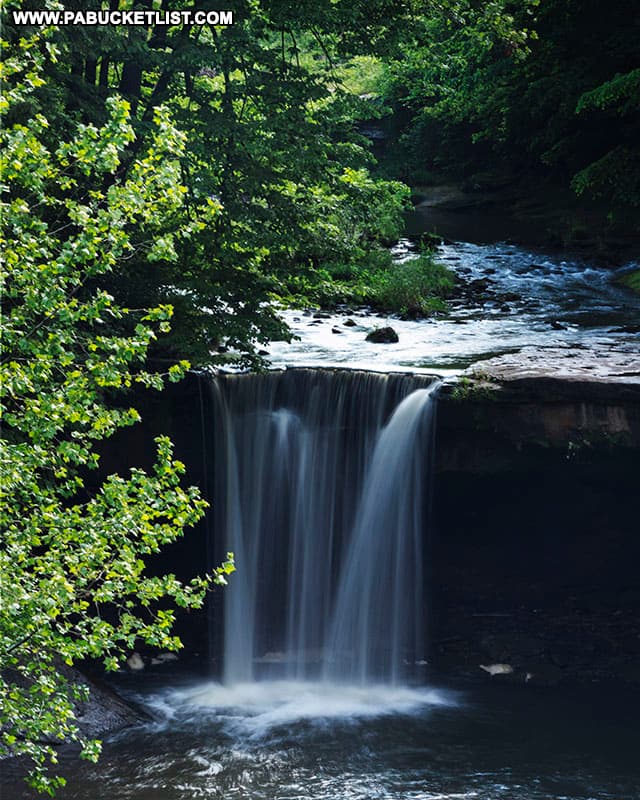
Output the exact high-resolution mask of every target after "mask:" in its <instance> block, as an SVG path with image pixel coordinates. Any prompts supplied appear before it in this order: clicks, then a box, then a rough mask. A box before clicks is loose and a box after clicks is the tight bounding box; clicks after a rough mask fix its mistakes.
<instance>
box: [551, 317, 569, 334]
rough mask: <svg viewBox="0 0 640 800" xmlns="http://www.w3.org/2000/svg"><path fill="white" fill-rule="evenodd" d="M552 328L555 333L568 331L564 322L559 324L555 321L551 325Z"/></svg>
mask: <svg viewBox="0 0 640 800" xmlns="http://www.w3.org/2000/svg"><path fill="white" fill-rule="evenodd" d="M551 327H552V328H553V330H554V331H566V330H567V326H566V325H565V324H564V322H559V321H558V320H557V319H554V320H553V322H552V323H551Z"/></svg>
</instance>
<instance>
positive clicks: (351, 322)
mask: <svg viewBox="0 0 640 800" xmlns="http://www.w3.org/2000/svg"><path fill="white" fill-rule="evenodd" d="M342 324H343V325H344V326H345V327H346V328H355V327H356V325H357V324H358V323H357V322H356V321H355V320H354V319H345V321H344V322H343V323H342Z"/></svg>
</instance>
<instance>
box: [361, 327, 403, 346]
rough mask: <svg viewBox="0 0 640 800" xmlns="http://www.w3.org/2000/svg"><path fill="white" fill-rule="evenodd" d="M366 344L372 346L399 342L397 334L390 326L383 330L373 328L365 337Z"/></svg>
mask: <svg viewBox="0 0 640 800" xmlns="http://www.w3.org/2000/svg"><path fill="white" fill-rule="evenodd" d="M366 340H367V342H373V343H374V344H395V343H396V342H398V341H399V338H398V334H397V333H396V332H395V331H394V329H393V328H392V327H390V326H386V327H384V328H375V329H374V330H372V331H369V333H368V334H367V336H366Z"/></svg>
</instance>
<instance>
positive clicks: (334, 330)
mask: <svg viewBox="0 0 640 800" xmlns="http://www.w3.org/2000/svg"><path fill="white" fill-rule="evenodd" d="M331 333H338V334H340V335H343V334H344V331H341V330H340V328H331Z"/></svg>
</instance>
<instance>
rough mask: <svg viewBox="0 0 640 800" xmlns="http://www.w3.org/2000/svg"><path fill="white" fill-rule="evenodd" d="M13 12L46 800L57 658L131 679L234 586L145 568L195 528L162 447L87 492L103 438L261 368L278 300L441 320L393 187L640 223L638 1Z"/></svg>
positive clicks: (22, 695) (8, 433)
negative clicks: (490, 182)
mask: <svg viewBox="0 0 640 800" xmlns="http://www.w3.org/2000/svg"><path fill="white" fill-rule="evenodd" d="M24 5H25V4H22V6H23V7H24ZM27 5H29V4H27ZM42 5H43V4H42V3H32V4H31V6H32V7H36V6H38V7H41V6H42ZM48 5H49V7H51V8H62V7H63V6H62V5H61V4H59V3H53V2H51V3H49V4H48ZM106 5H107V4H106V3H105V4H103V3H101V2H99V1H98V0H95V2H92V3H86V2H85V3H80V2H76V0H68V2H65V3H64V8H67V9H83V10H86V9H88V8H96V9H97V8H102V7H103V6H104V7H106ZM210 5H212V4H210V3H207V4H205V5H204V6H203V7H209V6H210ZM213 5H215V4H213ZM15 7H16V6H15V5H12V4H11V3H7V4H5V9H4V19H3V34H2V35H3V84H2V95H3V96H2V102H1V110H2V114H3V129H2V137H3V149H4V162H3V165H2V166H3V187H2V193H3V197H2V200H3V246H4V248H5V254H6V255H5V262H4V269H3V276H2V278H3V296H2V310H3V316H4V320H3V331H2V336H3V361H2V380H3V399H2V412H3V432H2V437H3V438H2V459H3V473H4V478H3V512H2V513H3V517H2V522H3V527H4V534H3V535H4V546H3V549H2V553H1V557H2V567H3V573H4V575H5V578H4V584H3V587H2V593H3V617H2V630H1V631H0V634H1V635H0V657H1V658H2V683H1V687H2V699H3V701H4V711H3V716H2V718H1V720H0V721H1V724H2V729H3V734H2V735H3V741H4V746H5V748H6V749H7V750H9V751H10V752H18V753H22V754H25V755H27V756H28V757H30V758H31V759H32V760H33V762H34V764H35V768H34V772H33V774H32V781H33V782H34V785H36V786H38V787H39V788H40V789H42V790H45V791H53V789H54V788H55V786H56V785H57V783H56V780H55V779H51V778H49V777H48V776H47V772H46V767H47V763H48V762H49V761H50V760H53V761H54V762H55V748H54V747H53V743H55V742H56V741H59V740H61V739H63V738H64V737H69V736H79V733H78V730H77V727H75V723H74V713H75V712H74V708H75V705H74V704H75V703H76V701H77V697H76V696H75V694H74V693H76V691H77V690H76V689H75V688H74V686H73V685H72V684H71V683H70V682H69V680H68V679H67V678H66V677H65V674H64V673H63V672H62V671H60V668H59V667H60V660H62V661H63V662H66V663H67V664H74V663H76V662H78V661H82V659H84V658H101V659H102V660H103V662H104V664H105V666H106V667H107V668H115V667H116V666H117V665H118V663H119V662H120V660H121V658H122V656H123V654H125V653H126V652H127V651H128V650H130V649H131V648H132V647H133V646H134V645H135V642H136V641H137V640H138V639H142V640H145V641H147V642H149V643H151V644H154V645H159V646H164V647H177V646H179V645H178V642H177V641H176V640H175V638H174V637H173V635H172V633H171V624H172V619H173V617H172V613H171V612H170V611H167V610H166V608H163V607H158V606H157V602H156V601H158V600H160V599H162V598H165V599H170V600H172V602H174V603H175V604H178V605H186V606H197V605H198V604H200V603H201V602H202V600H203V597H204V594H205V592H206V591H207V590H208V588H210V585H211V584H212V583H214V582H216V581H221V580H223V576H224V574H226V572H229V571H231V570H232V569H233V563H232V560H228V561H227V562H226V563H225V565H223V567H222V568H221V569H220V570H217V571H214V572H213V573H212V574H211V575H209V576H207V577H205V578H202V579H198V580H196V581H195V582H194V583H193V584H189V585H186V586H185V585H183V584H181V583H180V582H178V581H177V580H176V579H175V578H174V577H173V576H165V577H164V578H152V577H148V576H146V573H145V559H146V557H147V556H149V555H150V554H152V553H154V552H156V551H157V550H158V549H159V548H160V547H161V546H162V545H163V544H164V543H166V542H169V541H173V540H174V539H175V538H176V537H177V536H179V535H181V533H182V531H183V529H184V528H185V526H188V525H190V524H192V523H194V522H195V521H196V520H197V519H198V518H199V517H200V516H201V514H202V513H203V511H204V504H203V502H202V500H201V498H200V496H199V494H198V492H197V491H195V490H193V489H185V488H183V487H182V485H181V480H180V476H181V474H182V472H183V467H182V465H181V464H180V463H179V462H176V461H175V459H174V458H173V456H172V452H171V447H170V444H169V443H168V442H167V441H166V440H160V442H159V443H158V461H157V466H156V468H155V472H153V473H152V474H149V475H147V474H144V473H142V472H140V471H135V472H134V473H133V474H132V475H131V476H130V478H129V479H123V478H118V477H114V476H112V477H111V478H109V479H107V480H106V482H105V483H104V484H103V485H102V487H101V488H99V489H98V491H97V492H93V493H92V492H90V491H89V489H88V488H87V485H86V483H85V478H86V475H87V470H88V469H90V468H94V467H96V466H97V463H98V458H97V455H96V450H95V446H96V443H97V442H99V441H100V440H102V439H104V438H106V437H109V436H110V435H111V434H112V433H113V432H114V431H115V430H117V429H118V428H120V427H122V426H124V425H128V424H132V423H134V422H135V421H136V420H137V419H138V415H137V413H136V412H135V411H134V410H131V409H127V408H126V405H127V402H126V401H127V397H128V395H127V392H130V390H131V389H132V388H133V387H135V386H136V385H145V386H151V387H156V388H161V387H162V385H163V382H164V380H165V379H179V377H180V376H181V375H182V374H184V371H185V370H186V369H188V368H189V367H190V365H196V366H200V367H201V366H204V365H218V364H220V363H233V364H236V365H241V366H259V365H260V364H261V363H262V362H261V356H260V347H261V346H262V345H263V344H265V343H266V342H268V341H270V340H273V339H277V338H283V337H284V338H286V337H287V336H288V335H289V333H288V331H287V329H286V326H285V325H284V323H283V321H282V320H281V318H280V317H279V315H278V307H279V306H280V305H283V304H296V305H303V304H308V303H313V304H319V303H329V304H330V303H335V302H337V301H338V300H341V299H347V300H349V301H353V302H359V301H360V302H369V303H372V304H374V305H376V304H377V305H379V306H380V307H381V308H384V309H389V308H393V309H396V310H400V311H402V312H403V313H407V314H413V315H421V314H429V313H433V312H437V311H438V310H439V309H441V305H439V304H440V303H441V302H442V301H441V299H440V298H441V297H442V296H443V295H446V293H447V291H449V290H450V288H451V280H452V279H451V276H450V274H449V273H448V272H447V270H445V269H444V268H443V267H441V266H440V265H438V264H436V263H435V261H434V259H433V257H432V255H430V254H429V253H428V252H425V253H423V254H422V255H421V256H420V257H419V258H417V259H415V260H414V261H413V262H412V264H411V265H410V266H409V267H407V269H406V270H405V272H404V274H403V278H402V280H401V281H400V280H399V279H398V275H397V273H396V272H394V270H393V265H392V261H391V257H390V254H389V252H388V249H387V248H388V245H389V244H390V243H391V242H393V241H394V240H395V239H397V237H398V236H399V235H400V233H401V230H402V224H403V212H404V210H405V209H406V208H407V205H408V198H409V189H408V188H407V186H405V185H404V183H402V182H401V181H407V182H412V183H414V184H415V183H419V182H421V181H422V182H425V181H426V180H429V179H431V176H432V174H433V173H434V172H440V173H442V174H445V175H447V176H454V177H455V178H456V179H458V180H463V181H467V180H468V181H470V182H471V183H474V182H477V181H480V182H481V177H479V176H480V174H481V173H483V172H484V173H487V172H489V173H491V172H495V171H496V170H498V169H500V170H502V171H506V172H507V173H509V175H510V176H516V177H517V178H518V179H519V180H521V181H522V183H523V185H524V186H525V187H530V188H531V190H532V191H533V190H534V189H535V187H536V186H538V185H544V182H545V181H547V180H551V181H552V182H553V184H554V185H555V186H561V187H564V188H565V189H566V190H567V191H572V192H573V193H574V196H575V197H576V198H577V200H576V202H578V203H579V202H583V201H584V202H587V199H588V202H596V203H597V204H599V205H598V208H599V211H600V212H601V220H602V225H603V226H606V225H622V226H623V227H624V226H626V228H625V230H631V231H633V230H637V228H638V212H639V209H640V154H639V153H640V151H639V147H640V145H639V142H640V116H639V114H640V110H639V108H640V104H639V102H638V100H639V92H640V63H639V59H638V41H640V36H639V35H638V34H639V30H638V26H639V24H640V9H639V8H638V6H637V3H635V2H633V0H618V1H617V2H613V3H612V2H607V3H605V2H603V0H587V1H586V2H582V1H580V2H579V1H578V0H525V1H524V2H509V0H494V1H493V2H490V3H480V2H474V0H442V1H441V2H435V1H433V2H432V1H431V0H404V2H396V0H374V2H371V0H320V1H319V0H301V2H297V3H291V2H289V0H233V2H228V3H225V7H226V8H228V9H229V10H231V11H232V12H233V15H234V24H233V25H231V26H228V27H225V26H216V25H199V26H195V25H181V26H174V27H167V26H156V27H154V26H147V27H145V26H138V27H126V26H122V27H104V26H97V27H82V26H67V27H57V28H56V27H52V28H48V29H42V30H41V29H36V28H29V27H27V26H16V25H14V24H13V23H12V20H11V17H10V12H11V10H12V9H13V8H15ZM109 7H110V8H113V9H115V8H124V7H131V4H127V3H120V2H118V0H110V3H109ZM136 7H139V8H143V9H157V10H171V9H180V8H182V5H181V4H180V3H178V2H174V0H143V2H141V3H139V4H136ZM374 117H377V118H382V117H387V118H389V117H391V118H392V120H393V122H392V127H394V129H395V132H396V134H397V143H396V147H395V149H394V154H392V155H391V156H389V155H388V156H387V158H386V159H385V161H384V163H383V164H382V165H378V164H376V161H375V159H374V158H373V156H372V153H371V143H370V141H369V140H368V139H367V137H366V136H364V135H362V133H361V132H360V130H361V126H360V123H361V122H362V121H365V120H371V119H372V118H374ZM551 201H553V197H551ZM123 391H124V395H123ZM116 400H117V402H116ZM114 520H117V521H118V522H117V524H115V522H114ZM84 746H85V754H86V755H87V756H88V757H91V758H94V757H96V756H97V747H96V746H95V745H94V744H92V743H90V742H85V743H84Z"/></svg>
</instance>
